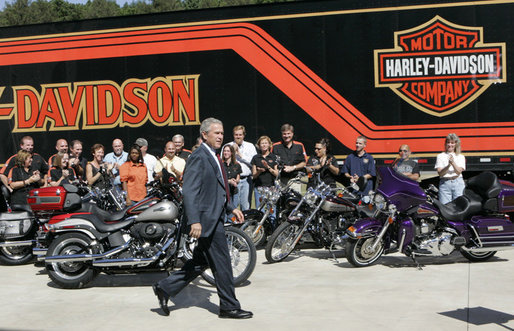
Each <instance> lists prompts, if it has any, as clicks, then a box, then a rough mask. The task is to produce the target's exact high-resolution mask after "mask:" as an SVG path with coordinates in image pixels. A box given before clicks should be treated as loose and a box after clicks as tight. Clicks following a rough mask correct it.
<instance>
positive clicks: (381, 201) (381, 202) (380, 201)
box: [373, 193, 387, 210]
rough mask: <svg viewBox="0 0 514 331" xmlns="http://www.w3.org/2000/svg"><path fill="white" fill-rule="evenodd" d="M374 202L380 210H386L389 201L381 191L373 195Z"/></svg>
mask: <svg viewBox="0 0 514 331" xmlns="http://www.w3.org/2000/svg"><path fill="white" fill-rule="evenodd" d="M373 204H374V205H375V206H376V207H377V209H378V210H384V209H385V208H386V207H387V202H386V199H385V198H384V196H383V195H382V194H380V193H376V194H375V196H374V197H373Z"/></svg>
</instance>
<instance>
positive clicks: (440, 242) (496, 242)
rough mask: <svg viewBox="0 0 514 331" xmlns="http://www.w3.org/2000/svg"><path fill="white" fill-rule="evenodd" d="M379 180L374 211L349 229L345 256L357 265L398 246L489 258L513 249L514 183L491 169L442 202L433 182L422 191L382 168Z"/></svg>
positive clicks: (413, 252) (416, 252)
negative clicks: (499, 178) (458, 195)
mask: <svg viewBox="0 0 514 331" xmlns="http://www.w3.org/2000/svg"><path fill="white" fill-rule="evenodd" d="M378 175H379V182H380V185H379V186H378V189H377V191H376V192H372V193H371V194H370V196H371V199H372V204H373V205H374V207H375V214H374V215H373V216H372V217H368V218H363V219H360V220H358V221H357V222H355V224H353V225H352V226H351V227H349V228H348V230H347V231H346V233H347V237H348V239H347V244H346V257H347V259H348V262H350V263H351V264H352V265H354V266H356V267H365V266H369V265H371V264H373V263H375V262H376V261H377V260H378V259H379V258H380V257H381V256H382V254H389V253H392V252H395V251H399V252H401V253H403V254H405V255H407V256H410V257H412V259H413V260H414V261H416V257H418V256H445V255H449V254H451V253H452V252H454V251H456V250H458V251H460V253H461V254H462V255H463V256H464V257H465V258H467V259H468V260H470V261H486V260H488V259H490V258H491V257H492V256H493V255H495V254H496V251H500V250H507V249H513V248H514V225H513V224H512V222H511V219H510V217H511V216H512V215H513V212H514V203H513V201H514V184H512V183H511V182H507V181H503V180H498V178H497V177H496V175H495V174H494V173H492V172H484V173H481V174H479V175H478V176H475V177H472V178H470V179H468V181H467V185H466V189H465V190H464V195H462V196H460V197H458V198H457V199H455V200H453V201H452V202H450V203H448V204H446V205H443V204H442V203H441V202H439V200H437V195H436V191H437V189H435V188H434V187H433V186H431V187H429V188H428V189H426V190H423V189H422V188H421V187H420V186H419V184H418V182H416V181H413V180H411V179H409V178H407V177H405V176H403V175H402V174H399V173H397V172H396V171H395V170H394V169H392V168H388V167H383V168H379V169H378Z"/></svg>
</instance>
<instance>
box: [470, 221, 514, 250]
mask: <svg viewBox="0 0 514 331" xmlns="http://www.w3.org/2000/svg"><path fill="white" fill-rule="evenodd" d="M468 225H470V226H472V227H473V228H474V229H475V231H476V232H477V234H478V236H479V238H480V241H481V242H482V244H483V245H484V246H503V245H512V244H514V224H512V222H511V221H510V220H508V219H505V218H501V217H494V216H474V217H472V218H471V221H469V222H468Z"/></svg>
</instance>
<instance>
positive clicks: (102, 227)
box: [77, 213, 134, 233]
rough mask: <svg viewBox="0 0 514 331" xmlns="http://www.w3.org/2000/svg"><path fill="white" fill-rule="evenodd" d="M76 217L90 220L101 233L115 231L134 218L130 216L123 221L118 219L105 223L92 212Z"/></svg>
mask: <svg viewBox="0 0 514 331" xmlns="http://www.w3.org/2000/svg"><path fill="white" fill-rule="evenodd" d="M77 217H79V218H84V219H86V220H88V221H90V222H91V223H93V225H94V226H95V228H96V229H97V230H98V231H99V232H103V233H106V232H115V231H118V230H121V229H123V228H125V227H127V226H128V225H130V224H132V223H133V222H134V219H132V218H130V219H128V220H124V221H120V222H115V223H105V221H103V220H101V219H100V218H98V217H97V216H96V215H95V214H92V213H85V214H80V215H77Z"/></svg>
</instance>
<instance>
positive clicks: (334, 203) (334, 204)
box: [321, 197, 355, 212]
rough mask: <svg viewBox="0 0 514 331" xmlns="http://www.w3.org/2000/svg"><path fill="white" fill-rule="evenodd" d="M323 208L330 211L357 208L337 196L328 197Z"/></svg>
mask: <svg viewBox="0 0 514 331" xmlns="http://www.w3.org/2000/svg"><path fill="white" fill-rule="evenodd" d="M321 209H323V210H324V211H328V212H346V211H352V210H355V208H354V207H353V206H352V205H350V204H348V203H347V202H345V201H344V200H342V199H340V198H337V197H329V198H327V199H326V200H325V201H324V202H323V204H322V205H321Z"/></svg>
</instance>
